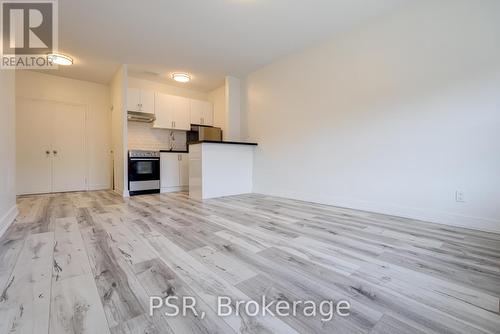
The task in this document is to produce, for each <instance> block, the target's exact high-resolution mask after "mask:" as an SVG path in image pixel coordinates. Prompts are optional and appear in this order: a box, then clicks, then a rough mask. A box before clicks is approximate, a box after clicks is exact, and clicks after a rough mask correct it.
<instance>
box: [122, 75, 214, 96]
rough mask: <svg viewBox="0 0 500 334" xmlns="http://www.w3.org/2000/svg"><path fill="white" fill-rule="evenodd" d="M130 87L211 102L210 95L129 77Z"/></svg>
mask: <svg viewBox="0 0 500 334" xmlns="http://www.w3.org/2000/svg"><path fill="white" fill-rule="evenodd" d="M128 87H129V88H136V89H144V90H150V91H154V92H160V93H163V94H169V95H176V96H182V97H187V98H190V99H197V100H204V101H210V95H209V93H204V92H199V91H196V90H192V89H189V88H182V87H176V86H170V85H167V84H164V83H160V82H156V81H150V80H144V79H139V78H134V77H128Z"/></svg>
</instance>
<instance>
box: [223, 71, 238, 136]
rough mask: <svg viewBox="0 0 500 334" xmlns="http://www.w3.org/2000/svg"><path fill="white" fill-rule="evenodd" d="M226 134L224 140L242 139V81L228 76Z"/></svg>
mask: <svg viewBox="0 0 500 334" xmlns="http://www.w3.org/2000/svg"><path fill="white" fill-rule="evenodd" d="M226 132H227V133H226V135H225V136H224V140H229V141H231V140H233V141H234V140H235V141H238V140H241V81H240V79H238V78H235V77H231V76H227V77H226Z"/></svg>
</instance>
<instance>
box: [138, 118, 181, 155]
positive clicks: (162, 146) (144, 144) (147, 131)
mask: <svg viewBox="0 0 500 334" xmlns="http://www.w3.org/2000/svg"><path fill="white" fill-rule="evenodd" d="M128 148H129V149H131V150H169V149H171V148H172V149H174V150H185V149H186V132H185V131H179V130H166V129H155V128H153V127H152V123H140V122H128Z"/></svg>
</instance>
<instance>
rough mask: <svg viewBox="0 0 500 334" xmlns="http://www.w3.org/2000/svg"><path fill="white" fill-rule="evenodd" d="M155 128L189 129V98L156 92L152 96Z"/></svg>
mask: <svg viewBox="0 0 500 334" xmlns="http://www.w3.org/2000/svg"><path fill="white" fill-rule="evenodd" d="M154 111H155V116H156V120H155V122H154V124H153V126H154V127H155V128H161V129H175V130H186V131H187V130H190V129H191V126H190V123H189V99H187V98H185V97H180V96H174V95H167V94H161V93H156V94H155V98H154Z"/></svg>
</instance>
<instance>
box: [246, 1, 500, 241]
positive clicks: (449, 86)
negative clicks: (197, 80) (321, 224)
mask: <svg viewBox="0 0 500 334" xmlns="http://www.w3.org/2000/svg"><path fill="white" fill-rule="evenodd" d="M499 36H500V2H499V1H493V0H491V1H488V0H483V1H466V0H448V1H445V0H442V1H431V0H426V1H415V2H413V3H411V5H409V6H407V7H405V8H402V9H400V10H399V11H398V12H395V13H392V14H391V15H389V16H387V17H384V18H380V19H378V20H376V21H372V22H370V23H369V24H366V25H365V26H363V27H362V28H360V29H357V30H356V31H351V32H349V33H345V34H343V35H342V36H337V38H335V39H334V40H332V41H330V42H328V43H325V44H323V45H319V46H316V47H314V48H311V49H308V50H305V51H303V52H301V53H298V54H295V55H292V56H289V57H287V58H285V59H282V60H281V61H278V62H276V63H273V64H271V65H269V66H267V67H265V68H262V69H260V70H258V71H256V72H254V73H251V74H250V75H248V77H247V78H246V82H245V83H244V93H245V94H244V96H243V101H244V106H245V110H246V113H245V114H244V125H245V126H244V130H245V137H247V139H250V140H253V141H256V142H258V143H259V146H258V147H257V149H256V151H255V160H254V161H255V162H254V191H255V192H260V193H266V194H273V195H281V196H286V197H292V198H298V199H304V200H311V201H317V202H323V203H329V204H334V205H339V206H344V207H351V208H357V209H364V210H370V211H376V212H382V213H389V214H394V215H399V216H406V217H414V218H420V219H424V220H429V221H434V222H438V223H445V224H451V225H460V226H465V227H469V228H475V229H476V228H477V229H484V230H494V231H498V232H500V205H499V202H500V43H499V42H498V41H499V40H498V37H499ZM456 190H461V191H464V192H465V198H466V202H465V203H457V202H456V201H455V191H456Z"/></svg>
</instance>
